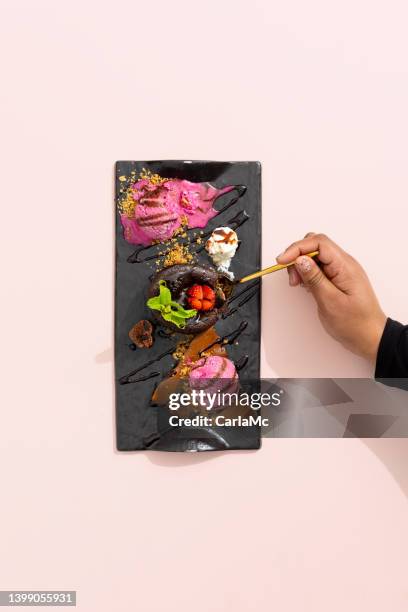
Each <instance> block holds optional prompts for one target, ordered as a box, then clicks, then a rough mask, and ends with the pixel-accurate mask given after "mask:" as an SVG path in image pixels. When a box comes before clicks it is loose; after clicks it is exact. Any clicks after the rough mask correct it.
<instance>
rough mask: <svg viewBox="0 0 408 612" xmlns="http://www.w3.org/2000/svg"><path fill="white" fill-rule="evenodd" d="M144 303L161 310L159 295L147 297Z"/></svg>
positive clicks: (153, 308)
mask: <svg viewBox="0 0 408 612" xmlns="http://www.w3.org/2000/svg"><path fill="white" fill-rule="evenodd" d="M146 304H147V306H148V307H149V308H151V309H152V310H161V309H162V305H161V303H160V297H159V296H157V297H152V298H150V299H148V300H147V302H146Z"/></svg>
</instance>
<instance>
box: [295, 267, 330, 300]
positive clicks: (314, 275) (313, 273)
mask: <svg viewBox="0 0 408 612" xmlns="http://www.w3.org/2000/svg"><path fill="white" fill-rule="evenodd" d="M295 267H296V270H297V271H298V273H299V276H300V278H301V279H302V283H303V285H304V286H305V287H306V288H307V289H308V290H309V291H310V293H312V295H313V297H314V298H315V300H316V302H317V303H318V304H319V305H321V306H325V305H326V304H327V302H328V301H329V300H332V299H334V298H335V296H336V293H337V291H338V289H336V287H335V286H334V285H333V283H332V282H331V281H330V280H329V279H328V278H327V276H326V275H325V274H324V272H323V271H322V270H321V269H320V268H319V266H318V265H317V263H316V262H315V261H314V260H313V259H312V258H311V257H307V255H302V256H301V257H298V258H297V259H296V261H295Z"/></svg>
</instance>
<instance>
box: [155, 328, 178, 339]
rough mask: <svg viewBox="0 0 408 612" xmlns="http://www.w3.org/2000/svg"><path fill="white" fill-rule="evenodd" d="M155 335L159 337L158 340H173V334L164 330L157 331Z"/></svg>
mask: <svg viewBox="0 0 408 612" xmlns="http://www.w3.org/2000/svg"><path fill="white" fill-rule="evenodd" d="M157 335H158V336H160V338H165V339H166V340H169V338H173V336H174V332H172V331H166V330H165V329H159V331H158V332H157Z"/></svg>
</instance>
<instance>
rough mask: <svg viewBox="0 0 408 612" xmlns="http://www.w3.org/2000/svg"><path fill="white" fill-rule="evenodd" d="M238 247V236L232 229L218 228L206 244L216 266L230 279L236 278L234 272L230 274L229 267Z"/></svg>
mask: <svg viewBox="0 0 408 612" xmlns="http://www.w3.org/2000/svg"><path fill="white" fill-rule="evenodd" d="M237 247H238V236H237V234H236V232H234V230H233V229H231V228H230V227H217V228H216V229H215V230H214V231H213V233H212V234H211V236H210V237H209V239H208V240H207V242H206V244H205V248H206V249H207V251H208V253H209V255H211V259H212V260H213V262H214V265H215V266H217V268H218V270H219V271H220V272H224V273H226V274H228V276H229V277H230V278H234V275H233V274H232V272H229V267H230V264H231V259H232V258H233V257H234V255H235V251H236V250H237Z"/></svg>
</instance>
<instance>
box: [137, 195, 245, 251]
mask: <svg viewBox="0 0 408 612" xmlns="http://www.w3.org/2000/svg"><path fill="white" fill-rule="evenodd" d="M246 190H247V188H246V186H245V185H235V187H234V189H232V190H231V192H232V191H236V192H237V193H238V195H237V196H235V198H232V199H231V200H230V201H229V202H227V203H226V204H225V206H223V207H222V208H220V210H219V211H218V215H217V217H218V216H219V215H220V214H221V213H223V212H225V211H226V210H228V208H230V207H231V206H232V205H233V204H235V203H236V202H237V201H238V200H239V199H240V198H242V196H243V195H244V193H245V192H246ZM231 192H229V193H231ZM218 197H220V196H218ZM240 214H243V215H245V217H246V218H244V219H243V220H242V221H236V218H237V217H238V216H239V215H240ZM248 219H249V216H248V215H247V213H246V212H245V211H241V213H238V214H237V215H235V217H233V218H232V219H231V220H230V221H228V224H233V223H234V222H235V223H238V224H237V225H236V227H234V228H233V229H236V228H237V227H239V226H240V225H242V224H243V223H245V221H247V220H248ZM193 230H197V228H193V227H191V228H190V229H188V230H187V232H191V231H193ZM211 234H212V230H211V231H210V232H206V233H205V234H201V236H200V237H201V238H207V237H208V236H210V235H211ZM193 242H195V241H193ZM156 246H157V245H156V244H148V245H147V246H139V247H138V248H137V249H136V250H135V251H134V252H133V253H132V254H131V255H129V257H128V258H127V260H126V261H127V262H128V263H144V262H145V261H151V260H153V259H157V257H158V255H157V253H156V254H154V255H148V256H147V257H144V258H143V259H139V255H140V254H141V253H142V252H144V251H147V250H148V249H151V248H152V247H156ZM200 250H201V249H200ZM197 252H198V251H197Z"/></svg>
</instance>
